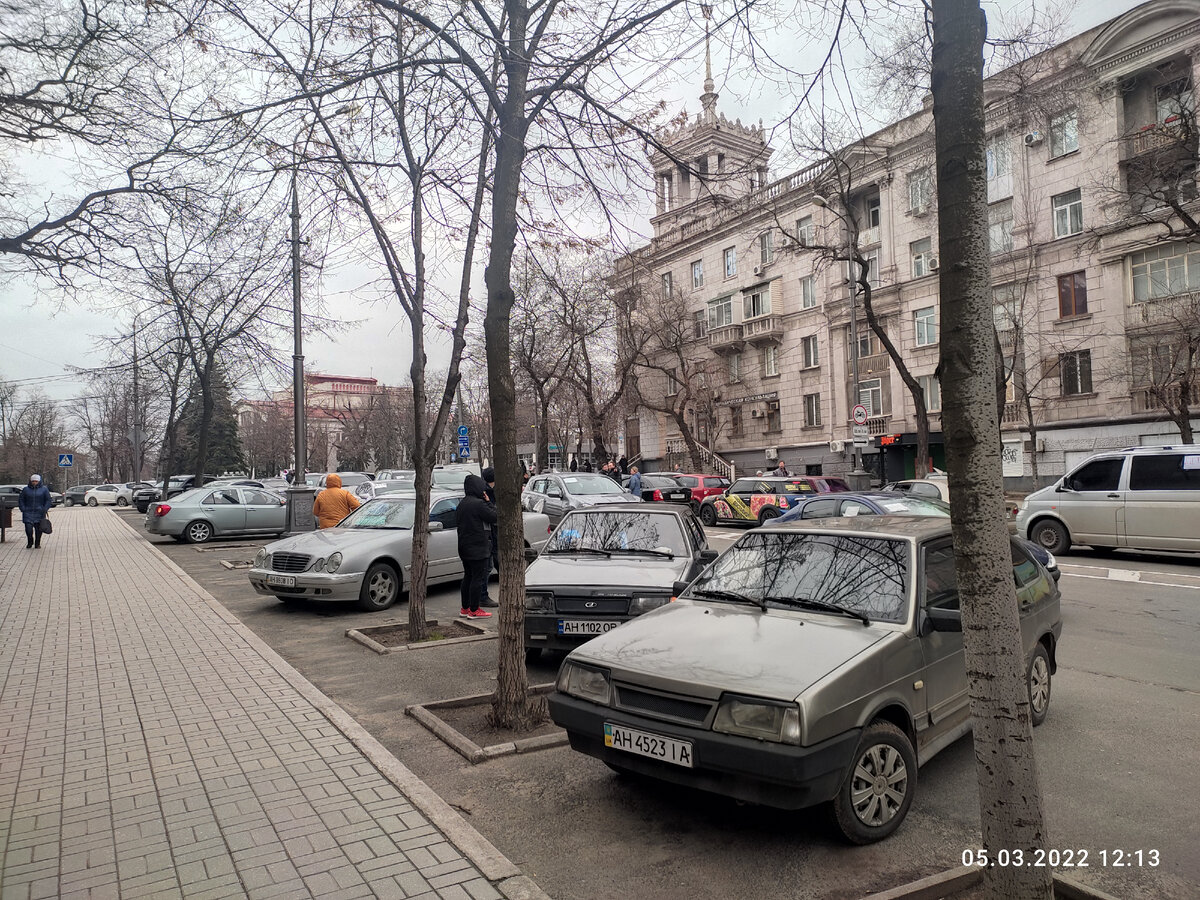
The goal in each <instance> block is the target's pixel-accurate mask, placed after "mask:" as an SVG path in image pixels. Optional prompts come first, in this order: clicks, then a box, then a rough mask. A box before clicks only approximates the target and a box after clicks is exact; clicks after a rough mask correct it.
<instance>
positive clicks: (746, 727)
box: [712, 696, 800, 744]
mask: <svg viewBox="0 0 1200 900" xmlns="http://www.w3.org/2000/svg"><path fill="white" fill-rule="evenodd" d="M712 727H713V731H719V732H721V733H723V734H736V735H740V736H742V737H751V738H758V739H759V740H760V741H777V742H780V743H784V744H799V743H800V707H798V706H797V705H796V704H795V703H772V702H770V701H768V700H754V699H752V698H749V697H730V696H726V697H722V698H721V703H720V705H719V706H718V707H717V715H716V718H714V719H713V726H712Z"/></svg>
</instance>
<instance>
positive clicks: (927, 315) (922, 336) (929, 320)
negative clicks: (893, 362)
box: [913, 306, 937, 347]
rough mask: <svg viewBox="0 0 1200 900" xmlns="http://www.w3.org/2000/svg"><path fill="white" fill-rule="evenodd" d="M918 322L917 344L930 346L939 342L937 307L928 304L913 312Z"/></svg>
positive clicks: (914, 318)
mask: <svg viewBox="0 0 1200 900" xmlns="http://www.w3.org/2000/svg"><path fill="white" fill-rule="evenodd" d="M913 321H914V322H915V323H916V333H917V346H918V347H929V346H931V345H933V344H936V343H937V307H936V306H926V307H923V308H922V309H918V310H917V311H916V312H914V313H913Z"/></svg>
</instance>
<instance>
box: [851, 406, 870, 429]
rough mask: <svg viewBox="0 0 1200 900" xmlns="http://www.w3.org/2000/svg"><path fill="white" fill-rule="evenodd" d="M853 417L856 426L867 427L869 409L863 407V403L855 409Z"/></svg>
mask: <svg viewBox="0 0 1200 900" xmlns="http://www.w3.org/2000/svg"><path fill="white" fill-rule="evenodd" d="M852 415H853V416H854V424H855V425H866V424H867V408H866V407H865V406H863V405H862V404H861V403H859V404H857V405H856V406H855V407H854V410H853V412H852Z"/></svg>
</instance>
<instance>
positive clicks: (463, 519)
mask: <svg viewBox="0 0 1200 900" xmlns="http://www.w3.org/2000/svg"><path fill="white" fill-rule="evenodd" d="M463 493H465V494H466V496H465V497H463V498H462V500H461V501H460V502H459V504H458V558H459V559H460V560H462V567H463V578H462V591H461V593H462V608H461V609H459V611H458V614H459V615H460V616H462V617H463V618H464V619H490V618H491V617H492V614H491V613H490V612H488V611H487V610H486V609H480V608H479V595H480V593H481V590H482V589H481V588H480V583H481V582H482V583H483V584H484V585H485V586H486V585H487V575H488V568H489V567H490V566H491V562H492V541H491V531H492V529H493V528H494V527H495V525H496V521H497V517H496V507H494V506H492V505H491V504H490V503H488V501H487V482H485V481H484V480H483V479H482V478H480V477H479V476H478V475H468V476H467V480H466V481H465V482H464V483H463Z"/></svg>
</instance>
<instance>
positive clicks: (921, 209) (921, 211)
mask: <svg viewBox="0 0 1200 900" xmlns="http://www.w3.org/2000/svg"><path fill="white" fill-rule="evenodd" d="M909 212H910V213H912V214H913V215H914V216H924V215H926V214H928V212H929V207H928V206H925V205H921V206H914V207H913V208H912V209H910V210H909Z"/></svg>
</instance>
